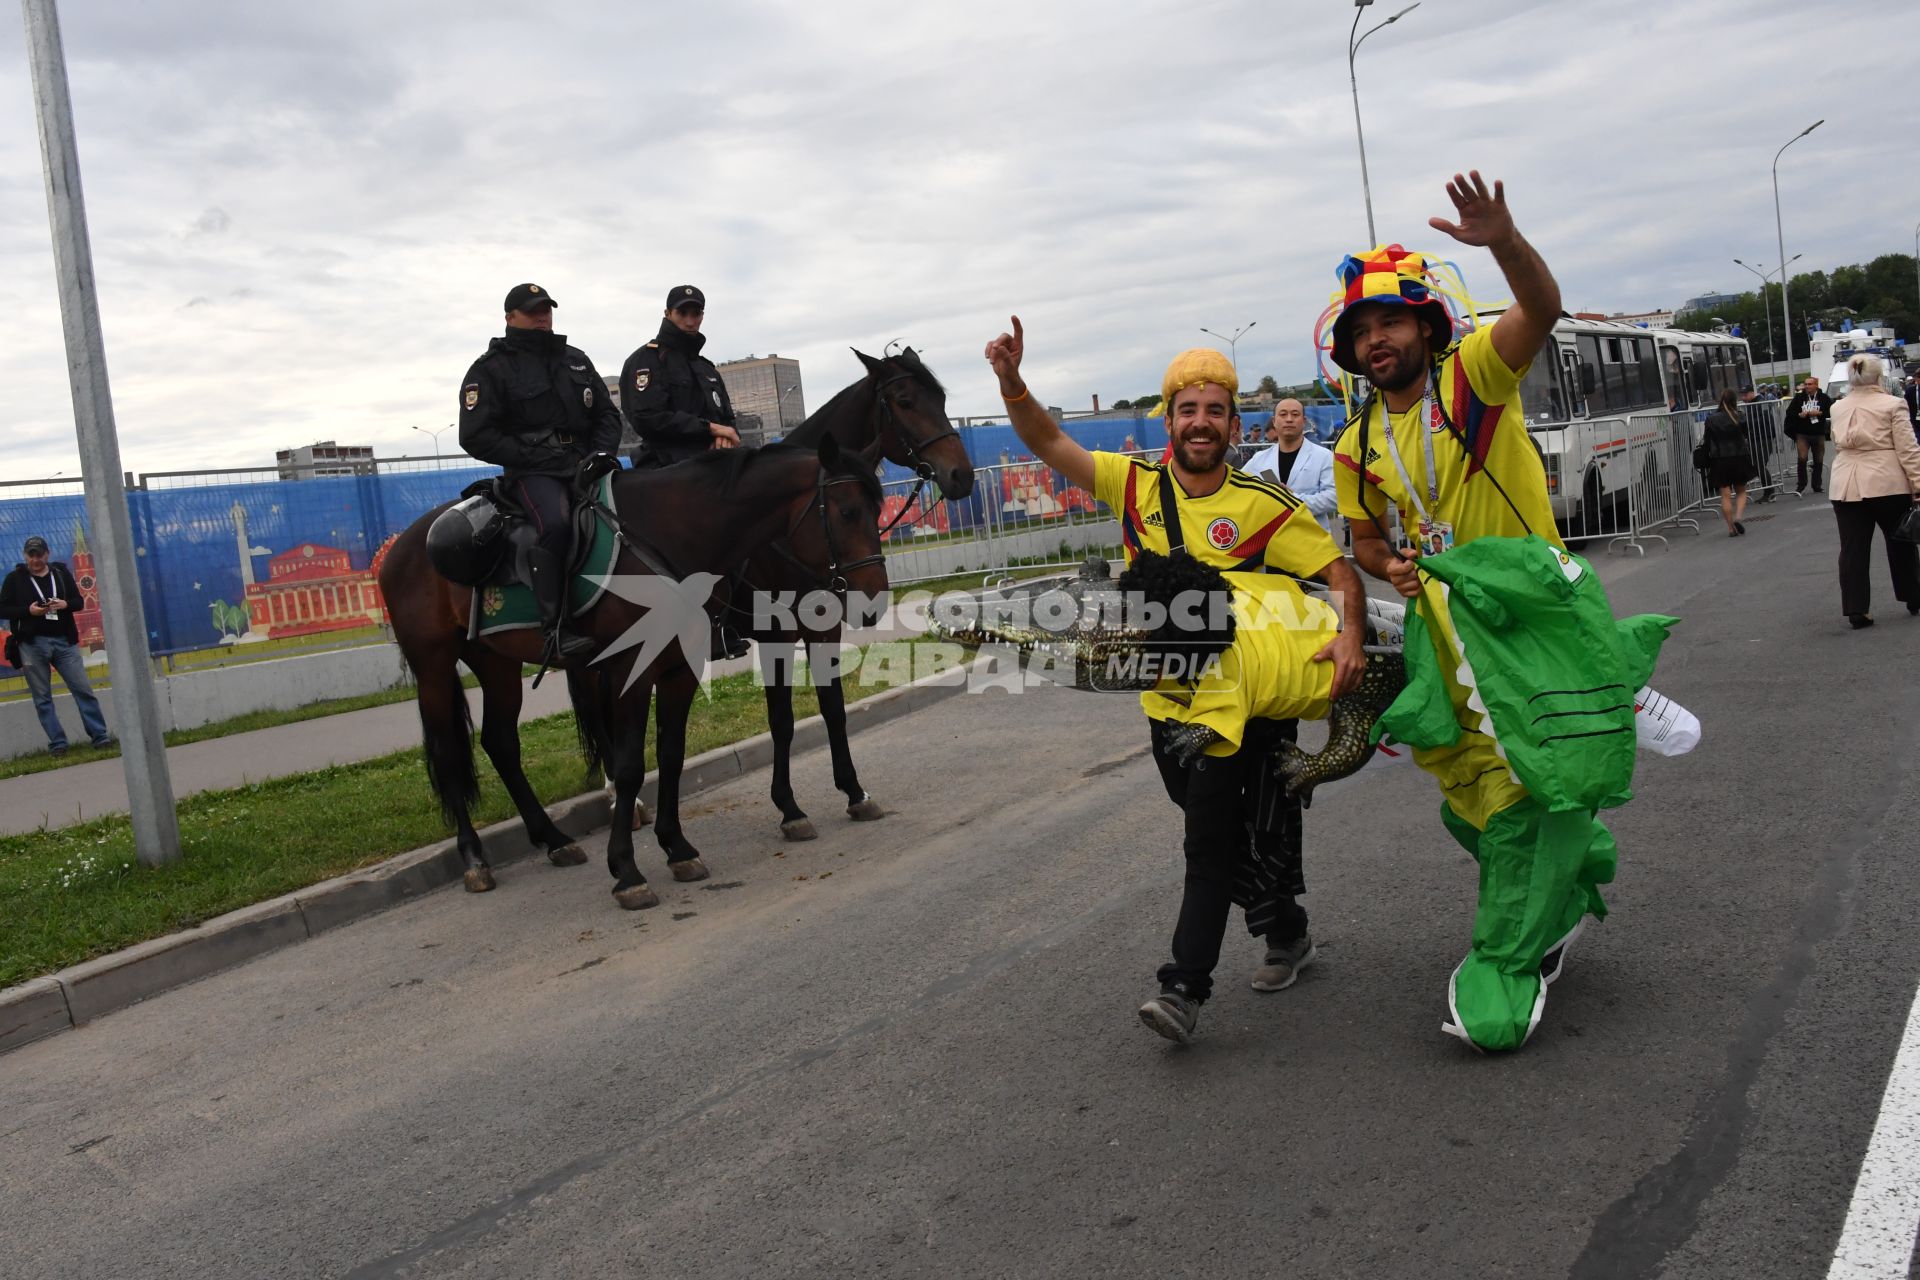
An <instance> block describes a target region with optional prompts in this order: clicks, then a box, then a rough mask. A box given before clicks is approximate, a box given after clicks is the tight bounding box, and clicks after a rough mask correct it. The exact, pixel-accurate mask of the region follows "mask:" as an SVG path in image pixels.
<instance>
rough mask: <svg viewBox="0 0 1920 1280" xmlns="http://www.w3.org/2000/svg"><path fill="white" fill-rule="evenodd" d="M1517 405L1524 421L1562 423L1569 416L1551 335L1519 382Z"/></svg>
mask: <svg viewBox="0 0 1920 1280" xmlns="http://www.w3.org/2000/svg"><path fill="white" fill-rule="evenodd" d="M1520 405H1521V408H1523V409H1524V410H1525V411H1526V415H1527V421H1528V422H1565V421H1566V420H1567V419H1568V417H1570V416H1571V415H1569V414H1568V413H1567V398H1566V396H1565V395H1564V394H1562V392H1561V389H1560V344H1559V343H1557V342H1555V341H1554V339H1553V335H1552V334H1548V335H1547V340H1546V342H1545V344H1544V345H1542V346H1541V348H1540V354H1538V355H1536V356H1535V357H1534V358H1533V364H1532V365H1530V366H1529V367H1528V368H1527V376H1526V377H1524V378H1522V379H1521V380H1520Z"/></svg>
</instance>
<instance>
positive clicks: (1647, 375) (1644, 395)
mask: <svg viewBox="0 0 1920 1280" xmlns="http://www.w3.org/2000/svg"><path fill="white" fill-rule="evenodd" d="M1633 354H1634V362H1635V363H1636V364H1638V365H1639V366H1640V403H1641V404H1643V405H1646V406H1647V407H1648V408H1658V407H1659V406H1660V405H1663V404H1665V403H1666V402H1667V400H1666V396H1665V395H1664V394H1662V393H1661V390H1660V366H1659V364H1658V362H1657V357H1656V356H1655V355H1654V353H1653V339H1652V338H1635V339H1634V340H1633Z"/></svg>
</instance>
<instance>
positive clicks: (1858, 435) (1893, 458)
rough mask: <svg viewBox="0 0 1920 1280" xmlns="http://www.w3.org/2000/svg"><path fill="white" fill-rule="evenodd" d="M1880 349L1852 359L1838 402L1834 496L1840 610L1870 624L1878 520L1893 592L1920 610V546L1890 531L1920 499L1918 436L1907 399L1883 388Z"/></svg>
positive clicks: (1856, 621)
mask: <svg viewBox="0 0 1920 1280" xmlns="http://www.w3.org/2000/svg"><path fill="white" fill-rule="evenodd" d="M1885 374H1886V367H1885V366H1884V365H1883V364H1882V363H1881V361H1880V357H1879V356H1875V355H1857V356H1855V357H1853V359H1851V360H1849V361H1847V394H1846V395H1845V396H1844V397H1843V398H1841V399H1840V400H1837V401H1835V402H1834V406H1833V447H1834V454H1833V475H1832V477H1831V481H1832V487H1831V489H1830V491H1829V496H1830V497H1831V498H1832V499H1833V516H1834V519H1835V520H1836V521H1837V522H1838V523H1839V525H1840V611H1841V612H1842V613H1844V614H1846V615H1847V621H1849V622H1851V623H1852V624H1853V625H1854V626H1855V627H1856V628H1859V627H1870V626H1872V625H1873V615H1872V614H1870V613H1868V612H1867V608H1868V606H1869V605H1870V604H1871V603H1872V601H1873V594H1872V588H1870V587H1869V586H1868V585H1867V566H1868V562H1869V561H1870V560H1871V559H1872V556H1873V530H1874V527H1875V526H1876V525H1877V526H1879V529H1880V535H1881V537H1882V538H1884V539H1885V540H1886V544H1887V561H1888V563H1889V565H1890V566H1891V567H1892V569H1893V596H1894V599H1896V600H1898V601H1900V602H1901V603H1902V604H1904V605H1906V606H1907V612H1908V613H1910V614H1920V546H1917V545H1916V544H1914V543H1911V542H1902V541H1900V540H1899V539H1897V538H1895V537H1894V536H1893V531H1894V530H1895V529H1897V528H1899V527H1900V522H1901V521H1902V520H1904V519H1906V515H1907V512H1908V511H1909V510H1911V509H1912V507H1913V504H1914V502H1915V500H1916V499H1920V443H1917V442H1916V441H1915V439H1914V434H1913V422H1912V420H1911V419H1910V418H1909V417H1908V416H1907V402H1906V401H1904V400H1902V399H1901V398H1900V397H1899V396H1893V395H1888V394H1887V393H1886V392H1885V391H1883V390H1881V386H1880V383H1881V379H1882V378H1883V377H1884V376H1885Z"/></svg>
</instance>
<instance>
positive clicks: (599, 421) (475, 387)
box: [460, 329, 620, 477]
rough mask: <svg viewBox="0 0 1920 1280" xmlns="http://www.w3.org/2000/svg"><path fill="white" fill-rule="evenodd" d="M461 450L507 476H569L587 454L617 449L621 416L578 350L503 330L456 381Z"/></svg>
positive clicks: (536, 334) (549, 338)
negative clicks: (497, 468) (501, 469)
mask: <svg viewBox="0 0 1920 1280" xmlns="http://www.w3.org/2000/svg"><path fill="white" fill-rule="evenodd" d="M460 447H461V448H462V449H465V450H466V451H467V452H468V453H469V454H471V455H472V456H474V457H476V458H478V459H480V460H481V461H482V462H491V463H493V464H494V465H496V466H498V467H501V468H504V469H505V470H506V471H507V472H508V474H517V475H535V476H562V477H571V476H572V475H573V474H574V471H575V469H576V468H577V467H578V466H579V465H580V460H581V459H582V458H584V457H586V456H587V455H588V454H590V453H617V452H619V449H620V414H619V413H618V411H616V410H615V409H614V407H613V398H612V397H611V396H610V395H608V394H607V384H606V383H604V382H602V381H601V380H600V375H599V373H598V372H597V371H595V369H594V367H593V361H591V360H589V359H587V357H586V353H585V352H583V351H581V350H580V349H579V348H578V347H570V346H568V345H567V340H566V339H565V338H564V337H562V336H561V335H560V334H557V333H548V332H546V331H545V330H544V329H509V330H507V332H506V335H505V336H504V337H499V338H495V339H494V340H493V341H492V342H490V343H488V344H487V353H486V354H485V355H483V356H481V357H480V358H479V359H478V360H475V361H474V362H473V367H472V368H470V369H468V370H467V376H466V377H465V378H464V379H463V380H462V382H461V387H460Z"/></svg>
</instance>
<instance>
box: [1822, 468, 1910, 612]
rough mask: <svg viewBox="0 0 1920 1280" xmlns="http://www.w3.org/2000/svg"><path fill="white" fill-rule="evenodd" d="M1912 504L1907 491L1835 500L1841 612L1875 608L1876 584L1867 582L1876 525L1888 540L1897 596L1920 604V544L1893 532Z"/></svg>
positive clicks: (1890, 563) (1834, 516) (1901, 601)
mask: <svg viewBox="0 0 1920 1280" xmlns="http://www.w3.org/2000/svg"><path fill="white" fill-rule="evenodd" d="M1912 506H1913V500H1912V499H1911V498H1909V497H1907V495H1905V494H1904V493H1896V494H1890V495H1888V496H1887V497H1884V498H1862V499H1861V500H1860V501H1858V502H1836V503H1834V504H1833V518H1834V520H1835V522H1836V523H1838V524H1839V526H1840V612H1842V613H1846V614H1854V613H1867V612H1869V611H1870V610H1871V609H1872V606H1873V588H1872V587H1871V586H1869V585H1868V583H1867V569H1868V568H1869V567H1870V566H1871V564H1872V561H1873V531H1874V528H1875V527H1876V526H1878V527H1879V530H1880V536H1881V538H1882V539H1884V540H1885V541H1886V544H1887V564H1888V567H1889V568H1891V569H1892V570H1893V598H1894V599H1895V600H1898V601H1900V603H1902V604H1920V545H1917V544H1915V543H1911V542H1902V541H1900V540H1899V539H1898V538H1895V537H1894V536H1893V531H1894V530H1895V529H1897V528H1899V527H1900V522H1901V521H1902V520H1904V519H1906V517H1907V512H1908V510H1909V509H1911V508H1912Z"/></svg>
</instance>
